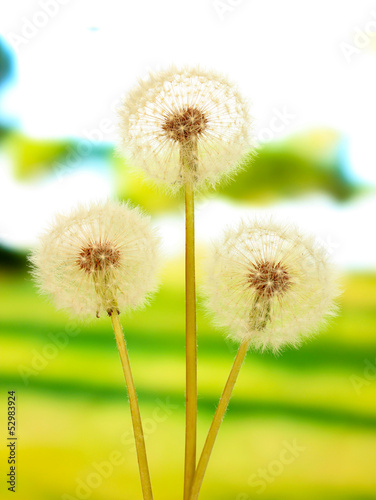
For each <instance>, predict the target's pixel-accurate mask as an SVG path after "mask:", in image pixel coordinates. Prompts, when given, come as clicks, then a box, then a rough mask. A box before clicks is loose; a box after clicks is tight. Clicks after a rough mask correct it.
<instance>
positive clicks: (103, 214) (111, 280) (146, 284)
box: [30, 201, 159, 317]
mask: <svg viewBox="0 0 376 500" xmlns="http://www.w3.org/2000/svg"><path fill="white" fill-rule="evenodd" d="M158 248H159V239H158V237H157V236H156V234H155V232H154V231H153V229H152V228H151V226H150V220H149V218H148V217H146V216H144V215H143V214H142V213H141V212H140V211H139V210H138V209H136V208H130V207H129V206H128V205H126V204H121V203H116V202H111V201H108V202H105V203H98V204H93V205H91V206H89V207H83V206H81V207H79V208H78V209H76V210H74V211H73V212H71V213H70V214H68V215H58V216H57V217H56V219H55V221H54V223H53V224H52V225H51V227H50V229H49V230H48V231H46V232H45V234H43V235H42V237H41V238H40V242H39V246H38V247H37V248H36V249H35V250H34V252H33V254H32V256H31V259H30V260H31V262H32V265H33V275H34V278H35V281H36V283H37V285H38V287H39V289H40V291H41V292H42V293H44V294H47V295H50V296H52V297H53V299H54V301H55V303H56V305H57V307H58V308H62V309H68V310H69V311H70V312H71V313H72V314H73V315H75V316H81V317H87V316H91V317H95V316H98V317H99V316H102V315H104V314H106V313H107V312H109V311H111V310H113V309H116V310H119V311H126V310H129V309H133V308H135V307H138V306H141V305H143V304H144V303H145V302H146V301H147V299H148V297H149V296H150V294H151V293H152V292H153V291H154V290H155V289H156V284H157V279H156V273H157V268H158V260H159V259H158Z"/></svg>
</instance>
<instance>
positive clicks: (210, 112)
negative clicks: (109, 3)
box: [119, 66, 251, 500]
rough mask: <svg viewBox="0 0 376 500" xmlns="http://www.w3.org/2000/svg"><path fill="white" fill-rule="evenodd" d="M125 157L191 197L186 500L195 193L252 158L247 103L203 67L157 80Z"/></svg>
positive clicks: (126, 110) (142, 89) (133, 113)
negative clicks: (182, 189)
mask: <svg viewBox="0 0 376 500" xmlns="http://www.w3.org/2000/svg"><path fill="white" fill-rule="evenodd" d="M119 114H120V129H121V150H122V151H123V152H124V153H125V154H127V152H129V153H130V154H131V157H132V161H133V163H135V164H136V165H137V166H139V167H140V168H142V169H143V170H144V171H145V172H146V173H147V175H148V176H149V177H151V178H152V179H153V180H155V181H156V182H158V183H160V184H163V185H164V186H166V187H168V188H169V189H170V190H171V191H177V190H178V189H179V188H180V187H182V186H183V187H184V190H185V219H186V233H185V239H186V252H185V274H186V279H185V289H186V437H185V439H186V447H185V473H184V500H188V495H189V491H190V487H191V484H192V480H193V475H194V471H195V468H196V441H197V339H196V289H195V233H194V232H195V229H194V227H195V222H194V192H195V190H196V189H198V188H200V187H203V186H206V185H212V186H214V185H216V184H217V183H218V182H219V181H220V180H221V179H223V178H225V177H231V175H232V174H234V173H235V172H236V170H238V169H239V168H240V166H241V161H242V157H243V155H244V153H246V152H249V149H250V146H251V140H250V136H249V128H250V117H249V113H248V106H247V103H246V101H245V100H244V99H243V98H242V97H241V95H240V93H239V91H238V90H237V88H236V87H235V86H234V85H233V84H231V83H229V82H228V81H227V79H226V78H224V77H223V76H222V75H219V74H217V73H215V72H212V71H205V70H202V69H200V68H186V67H183V68H177V67H174V66H173V67H171V68H169V69H168V70H166V71H163V72H159V73H151V74H150V75H149V78H148V79H147V80H144V81H140V82H139V84H138V86H137V87H136V88H135V89H134V90H133V91H132V92H130V94H129V95H128V97H127V98H126V99H125V100H124V102H123V104H122V106H121V108H120V110H119Z"/></svg>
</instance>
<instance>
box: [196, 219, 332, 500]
mask: <svg viewBox="0 0 376 500" xmlns="http://www.w3.org/2000/svg"><path fill="white" fill-rule="evenodd" d="M206 291H207V294H208V308H209V309H210V310H211V311H213V312H214V313H215V316H216V320H217V323H218V324H219V325H221V326H224V327H226V328H228V329H229V330H230V336H231V337H233V338H234V339H236V340H239V341H240V342H241V343H240V347H239V350H238V353H237V355H236V357H235V361H234V364H233V366H232V369H231V371H230V375H229V377H228V380H227V383H226V385H225V388H224V391H223V393H222V396H221V398H220V401H219V404H218V407H217V410H216V412H215V415H214V418H213V422H212V424H211V427H210V429H209V433H208V436H207V439H206V441H205V445H204V448H203V451H202V454H201V457H200V460H199V463H198V466H197V469H196V473H195V476H194V480H193V484H192V489H191V493H190V497H189V499H190V500H197V498H198V495H199V492H200V489H201V485H202V482H203V479H204V475H205V472H206V468H207V465H208V462H209V459H210V456H211V453H212V450H213V447H214V444H215V440H216V438H217V435H218V431H219V428H220V425H221V423H222V420H223V417H224V415H225V412H226V409H227V407H228V404H229V401H230V398H231V394H232V391H233V389H234V386H235V383H236V380H237V377H238V375H239V372H240V369H241V366H242V364H243V362H244V359H245V356H246V354H247V351H248V348H249V347H250V346H253V347H255V348H259V349H261V350H265V349H271V350H273V351H274V352H277V351H278V350H280V349H281V347H283V346H285V345H293V346H295V347H296V346H298V345H300V343H301V342H302V340H303V339H304V338H306V337H308V336H310V335H312V333H315V332H316V331H317V330H318V328H319V326H320V325H322V324H323V323H324V322H325V321H326V318H328V317H330V316H333V315H334V314H335V311H336V307H335V304H334V299H335V298H336V296H337V295H338V293H339V292H338V286H337V280H336V273H335V272H334V271H333V269H332V268H331V265H330V263H329V262H328V259H327V255H326V252H325V250H324V249H323V248H322V247H320V246H319V245H318V244H317V243H316V242H315V240H314V239H313V238H311V237H306V236H304V235H303V234H302V233H301V232H300V231H299V230H298V229H296V228H295V227H291V226H279V225H278V224H276V223H274V222H273V221H269V222H265V223H262V222H256V223H253V224H245V223H242V224H240V226H239V227H238V228H237V229H235V230H229V231H227V233H226V235H225V237H224V238H223V240H222V241H221V242H220V243H219V244H217V245H216V246H215V249H214V253H213V256H212V258H211V262H210V264H209V266H208V273H207V282H206Z"/></svg>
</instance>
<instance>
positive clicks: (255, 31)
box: [0, 0, 376, 264]
mask: <svg viewBox="0 0 376 500" xmlns="http://www.w3.org/2000/svg"><path fill="white" fill-rule="evenodd" d="M0 9H1V10H2V11H3V12H1V13H0V30H1V33H2V35H3V36H4V37H5V38H6V39H7V40H8V41H11V40H13V44H15V45H17V42H16V41H15V40H16V37H17V36H19V37H23V41H24V42H25V43H21V44H20V45H19V46H18V49H17V64H18V68H17V71H18V75H17V76H18V83H17V86H16V87H15V88H14V89H13V90H12V92H11V93H9V95H8V99H7V101H6V106H7V113H8V114H9V115H12V116H16V117H17V118H18V119H19V123H20V126H21V128H22V129H23V130H24V131H25V132H27V133H28V134H29V135H32V136H36V137H61V136H85V134H88V133H89V134H90V133H95V132H94V131H96V130H98V129H101V128H102V123H103V120H104V119H106V120H110V122H111V123H112V124H115V123H116V116H115V113H114V111H113V107H114V104H116V102H117V101H118V100H119V99H120V97H121V95H123V94H124V93H125V92H126V91H127V90H128V89H129V88H130V87H132V86H133V85H134V83H135V81H136V80H137V78H138V77H139V76H144V75H145V74H146V73H147V71H148V70H149V69H156V68H160V67H165V66H167V65H169V64H171V63H172V62H173V63H177V64H183V63H189V64H197V63H198V64H202V65H204V66H206V67H212V68H214V69H216V70H219V71H223V72H225V73H227V74H228V75H230V77H231V79H232V80H234V81H236V82H237V83H238V84H239V86H240V88H241V91H242V93H243V94H244V95H245V96H247V97H248V98H250V100H251V102H252V103H253V104H252V111H253V115H254V117H255V123H256V125H255V131H256V136H259V135H260V136H261V135H263V131H265V128H269V126H270V123H271V120H272V118H273V117H274V116H275V114H276V110H277V112H278V111H282V110H285V112H287V113H288V114H290V115H292V118H291V119H289V120H288V123H287V124H286V125H285V126H284V127H282V130H281V131H279V132H278V133H275V134H274V133H273V134H272V135H273V138H277V137H279V136H281V135H282V136H284V135H289V134H291V133H293V132H296V131H300V130H306V129H310V128H312V127H330V128H334V129H336V130H338V131H339V132H340V133H342V134H344V136H345V137H346V138H347V139H348V145H349V156H350V162H351V166H352V169H353V171H354V173H355V175H356V176H357V177H358V178H359V179H361V180H364V181H367V182H370V183H372V184H373V185H375V184H376V165H375V149H374V141H375V128H376V124H375V116H376V99H375V88H376V41H375V40H376V36H374V35H373V33H376V4H375V3H374V2H370V1H365V0H357V1H354V0H330V1H329V0H309V1H308V0H307V1H302V0H300V1H299V0H284V1H283V2H282V1H280V0H189V1H187V0H185V1H181V0H158V1H155V0H144V1H142V0H137V1H132V2H130V1H123V0H118V1H115V0H106V1H104V0H37V1H34V0H17V2H3V3H2V5H1V7H0ZM46 12H48V13H46ZM221 12H222V14H221ZM20 40H21V39H18V42H20ZM345 52H346V54H345ZM110 128H111V129H113V130H115V127H110ZM101 134H102V137H103V139H104V140H115V138H116V135H115V132H114V131H111V132H110V133H108V132H105V131H102V132H101ZM2 167H4V168H3V173H2V176H3V179H4V178H7V179H8V180H7V186H8V190H7V197H9V198H10V197H12V198H17V197H18V196H24V195H25V193H24V192H21V191H17V190H20V189H21V187H20V186H19V185H18V184H16V183H15V182H13V183H12V179H11V176H10V173H9V169H8V167H7V166H6V165H5V164H4V165H2ZM78 175H87V176H88V177H87V179H86V182H87V183H89V182H90V183H92V187H93V189H92V191H91V190H90V192H92V195H91V196H92V197H95V198H96V199H97V198H98V197H99V198H100V197H106V196H107V195H108V194H109V193H110V192H111V182H110V179H108V178H106V177H105V176H104V174H103V173H100V172H99V173H98V172H96V173H94V174H90V173H89V172H86V173H84V174H82V173H80V174H78ZM67 182H68V183H70V184H69V185H70V192H71V196H70V201H69V202H70V203H71V204H73V203H75V202H76V201H77V200H78V199H81V194H82V193H80V192H79V189H77V188H74V186H78V183H79V178H78V177H76V178H72V179H70V180H69V179H68V180H67ZM3 185H5V183H4V184H3ZM101 186H102V188H101ZM25 189H26V188H25ZM38 189H39V191H38V193H39V195H40V197H43V196H45V198H43V199H44V200H45V201H46V203H44V206H49V207H50V210H51V211H52V210H56V209H61V208H65V205H66V204H67V201H66V200H65V201H64V197H63V196H59V194H56V196H53V197H52V199H51V196H49V195H48V194H47V193H51V190H52V191H56V193H57V192H58V191H59V190H61V189H62V188H61V183H60V186H54V187H51V186H49V188H48V189H45V191H44V192H45V193H46V194H45V195H43V194H42V192H43V187H40V186H39V187H38ZM30 196H31V195H30ZM48 196H49V198H48ZM3 203H5V201H4V198H3ZM302 203H303V204H305V203H306V202H302ZM359 203H360V205H359V206H361V203H362V202H359ZM317 204H319V206H320V207H323V209H325V210H327V211H328V213H332V212H333V211H338V210H339V209H338V208H335V207H329V206H328V205H327V204H326V203H325V202H323V201H320V200H318V201H315V202H314V203H313V202H312V203H311V202H310V206H311V207H314V206H315V207H316V208H317V206H318V205H317ZM294 206H295V207H296V205H294ZM362 206H363V205H362ZM0 208H1V207H0ZM363 209H364V210H365V208H364V206H363ZM367 209H368V208H367ZM36 211H37V210H36ZM331 211H332V212H331ZM40 212H42V210H40ZM43 213H44V214H45V217H46V210H44V212H43ZM333 213H334V212H333ZM343 213H344V212H343ZM365 215H366V214H365V213H364V214H363V216H365ZM35 217H36V223H35V225H36V226H38V227H39V226H41V225H42V222H44V218H45V217H42V216H41V215H39V216H38V215H37V214H35ZM329 220H330V217H329V219H328V218H325V217H324V220H323V224H326V225H327V226H328V224H329V222H327V221H329ZM11 226H14V224H11ZM15 227H17V226H15ZM329 229H330V228H329V226H328V227H327V228H326V229H325V231H328V230H329ZM35 230H36V228H35ZM29 232H30V233H33V234H34V229H33V230H31V229H30V228H29V230H28V233H29ZM6 234H7V235H8V236H7V238H6V241H8V242H9V243H17V244H19V245H22V244H29V243H30V242H31V241H32V240H33V234H28V237H26V236H25V235H24V236H23V237H22V236H21V235H20V232H17V233H15V232H12V231H11V232H9V230H8V231H6ZM22 234H25V233H24V232H22ZM364 237H366V236H365V235H364ZM368 238H369V236H368ZM367 243H368V244H372V243H373V246H374V241H368V242H367ZM356 252H357V250H356V249H355V248H353V249H351V251H350V249H349V256H348V258H347V262H348V263H349V264H350V263H351V262H353V260H358V261H359V260H360V259H361V258H362V257H358V258H357V259H354V258H353V256H354V254H355V253H356ZM373 253H375V252H373ZM350 254H351V255H350ZM358 255H359V254H358ZM364 258H365V257H364ZM341 259H342V257H341ZM342 260H344V261H346V259H342ZM362 262H363V261H362Z"/></svg>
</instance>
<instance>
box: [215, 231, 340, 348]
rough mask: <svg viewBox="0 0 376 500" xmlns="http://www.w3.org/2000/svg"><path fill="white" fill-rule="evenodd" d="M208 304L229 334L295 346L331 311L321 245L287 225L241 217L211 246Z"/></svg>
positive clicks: (333, 292) (330, 280)
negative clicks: (252, 221)
mask: <svg viewBox="0 0 376 500" xmlns="http://www.w3.org/2000/svg"><path fill="white" fill-rule="evenodd" d="M206 290H207V293H208V308H209V309H210V310H212V311H213V312H214V314H215V319H216V322H217V323H218V324H219V325H220V326H222V327H225V328H227V329H228V330H229V334H230V336H231V337H233V338H234V339H238V340H240V341H242V340H244V339H247V340H249V342H250V344H251V345H252V346H253V347H255V348H259V349H261V350H265V349H271V350H273V351H279V350H280V349H281V348H282V347H283V346H285V345H287V344H290V345H293V346H298V345H300V344H301V342H302V341H303V340H304V338H305V337H308V336H310V335H312V334H313V333H315V332H316V331H317V330H318V328H319V327H320V325H322V324H323V323H324V322H325V320H326V318H328V317H330V316H332V315H333V314H334V313H335V309H336V308H335V305H334V302H333V299H334V298H335V297H336V296H337V294H338V288H337V284H336V279H335V273H334V271H333V269H332V266H331V265H330V263H329V262H328V259H327V254H326V251H325V250H324V249H323V248H322V246H320V245H318V244H317V243H316V242H315V240H314V239H313V238H311V237H306V236H305V235H303V234H302V233H301V232H300V231H299V230H298V229H296V228H295V227H292V226H280V225H278V224H276V223H274V222H273V221H270V222H266V223H262V222H256V223H253V224H245V223H242V224H240V226H239V227H238V228H237V229H235V230H229V231H228V232H227V234H226V235H225V238H224V239H223V240H222V241H221V242H220V243H219V244H217V245H216V246H215V249H214V253H213V256H212V259H211V262H210V264H209V265H208V275H207V282H206Z"/></svg>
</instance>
